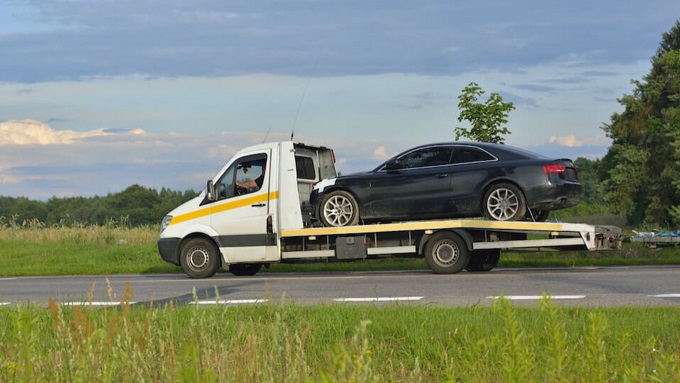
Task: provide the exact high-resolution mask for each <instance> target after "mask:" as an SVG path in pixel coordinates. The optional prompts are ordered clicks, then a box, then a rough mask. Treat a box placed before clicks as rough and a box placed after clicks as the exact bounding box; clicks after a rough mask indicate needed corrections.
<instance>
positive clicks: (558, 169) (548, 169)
mask: <svg viewBox="0 0 680 383" xmlns="http://www.w3.org/2000/svg"><path fill="white" fill-rule="evenodd" d="M566 168H567V167H566V166H564V165H560V164H551V165H543V173H545V174H562V173H564V171H565V170H566Z"/></svg>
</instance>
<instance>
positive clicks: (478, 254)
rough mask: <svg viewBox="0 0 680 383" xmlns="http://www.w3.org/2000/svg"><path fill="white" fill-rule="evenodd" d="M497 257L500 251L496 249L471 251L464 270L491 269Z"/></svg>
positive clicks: (496, 263) (495, 263)
mask: <svg viewBox="0 0 680 383" xmlns="http://www.w3.org/2000/svg"><path fill="white" fill-rule="evenodd" d="M499 259H501V251H500V250H498V249H489V250H477V251H473V252H472V256H471V257H470V262H468V265H467V267H465V270H467V271H491V270H493V268H494V267H496V266H497V265H498V260H499Z"/></svg>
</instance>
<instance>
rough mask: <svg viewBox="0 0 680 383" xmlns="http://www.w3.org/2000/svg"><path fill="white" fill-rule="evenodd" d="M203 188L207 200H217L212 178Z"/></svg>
mask: <svg viewBox="0 0 680 383" xmlns="http://www.w3.org/2000/svg"><path fill="white" fill-rule="evenodd" d="M205 190H206V198H207V199H208V201H211V202H212V201H216V200H217V193H215V184H214V183H213V180H208V184H207V185H206V188H205Z"/></svg>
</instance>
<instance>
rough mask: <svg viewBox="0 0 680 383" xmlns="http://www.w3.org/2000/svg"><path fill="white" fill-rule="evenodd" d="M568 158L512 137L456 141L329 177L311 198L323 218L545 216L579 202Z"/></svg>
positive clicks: (334, 222) (329, 222)
mask: <svg viewBox="0 0 680 383" xmlns="http://www.w3.org/2000/svg"><path fill="white" fill-rule="evenodd" d="M580 196H581V184H580V183H579V181H578V172H577V170H576V168H575V167H574V163H573V162H572V161H571V160H570V159H564V158H559V159H552V158H548V157H545V156H542V155H539V154H536V153H532V152H530V151H527V150H523V149H519V148H514V147H511V146H507V145H500V144H490V143H478V142H469V143H468V142H466V143H463V142H454V143H438V144H429V145H422V146H418V147H415V148H413V149H409V150H407V151H405V152H403V153H401V154H399V155H397V156H395V157H394V158H392V159H390V160H388V161H386V162H385V163H383V164H381V165H380V166H378V167H377V168H375V169H374V170H371V171H369V172H365V173H358V174H352V175H347V176H341V177H337V178H333V179H328V180H324V181H322V182H320V183H318V184H317V185H316V186H315V189H314V190H313V191H312V194H311V196H310V203H311V204H312V206H314V208H315V216H316V218H317V219H318V220H319V221H321V222H322V224H323V225H324V226H349V225H356V224H358V223H359V222H360V221H368V222H371V221H372V222H380V221H382V222H385V221H399V220H418V219H437V218H466V217H481V216H485V217H487V218H488V219H491V220H496V221H515V220H522V219H525V218H526V219H529V220H533V221H544V220H545V219H547V217H548V215H549V213H550V211H552V210H557V209H564V208H568V207H571V206H574V205H577V204H578V203H579V202H580Z"/></svg>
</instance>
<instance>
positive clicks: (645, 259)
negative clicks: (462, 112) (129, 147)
mask: <svg viewBox="0 0 680 383" xmlns="http://www.w3.org/2000/svg"><path fill="white" fill-rule="evenodd" d="M157 237H158V232H157V229H156V228H148V227H147V228H129V227H121V226H118V225H115V224H114V223H112V224H111V225H107V226H104V227H86V226H82V227H47V228H46V227H42V225H40V224H39V223H36V222H32V223H31V222H29V223H24V224H22V225H17V224H14V225H0V275H2V276H20V275H69V274H114V273H163V272H180V269H179V268H178V267H175V266H172V265H169V264H166V263H164V262H163V261H162V260H161V259H160V257H159V256H158V253H157V250H156V245H155V241H156V239H157ZM678 263H680V256H679V255H678V252H677V250H676V249H666V250H661V251H659V250H649V249H646V248H644V247H631V246H627V247H626V248H625V249H624V250H622V251H617V252H614V251H607V252H601V253H598V252H578V253H536V254H514V253H509V254H503V256H502V259H501V264H500V265H499V266H501V267H503V266H579V265H612V264H678ZM396 268H400V269H413V268H426V266H425V263H424V262H423V261H420V260H390V261H366V262H352V263H331V264H311V265H274V266H272V268H271V269H270V272H272V271H287V270H291V271H292V270H297V271H299V270H310V271H312V270H367V269H396ZM263 272H267V271H264V270H263ZM131 296H132V292H131V291H129V288H127V289H126V294H125V297H123V299H122V301H121V305H120V306H119V307H115V308H112V307H109V308H95V307H88V306H85V307H68V306H62V305H60V304H59V303H58V302H52V301H51V302H49V308H48V309H45V308H41V307H38V306H25V305H24V306H21V305H18V306H13V305H12V306H4V307H0V323H2V324H3V325H2V326H0V382H34V381H50V382H53V381H56V382H130V381H135V382H136V381H154V382H155V381H163V382H221V381H224V382H395V381H399V382H538V381H548V382H614V381H616V382H618V381H633V382H635V381H652V382H654V381H656V382H678V381H680V309H679V308H676V307H625V308H581V307H576V308H565V307H559V306H557V305H554V304H553V303H552V302H551V301H550V299H549V297H545V298H544V300H542V301H541V302H540V303H539V304H538V306H537V307H534V308H524V307H513V306H511V305H510V302H509V301H507V300H499V301H498V302H497V303H496V304H495V306H494V307H493V308H482V307H475V306H472V307H464V308H446V307H436V306H422V305H403V304H402V305H388V306H381V305H359V306H357V305H344V304H322V305H315V306H297V305H293V304H289V303H286V302H285V301H284V302H282V303H278V304H262V305H254V306H248V307H233V306H226V307H208V308H206V307H199V306H198V305H182V306H174V305H172V304H168V305H165V306H162V307H159V306H154V305H151V306H148V307H139V306H131V305H129V304H128V303H127V302H129V300H130V298H129V297H131Z"/></svg>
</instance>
